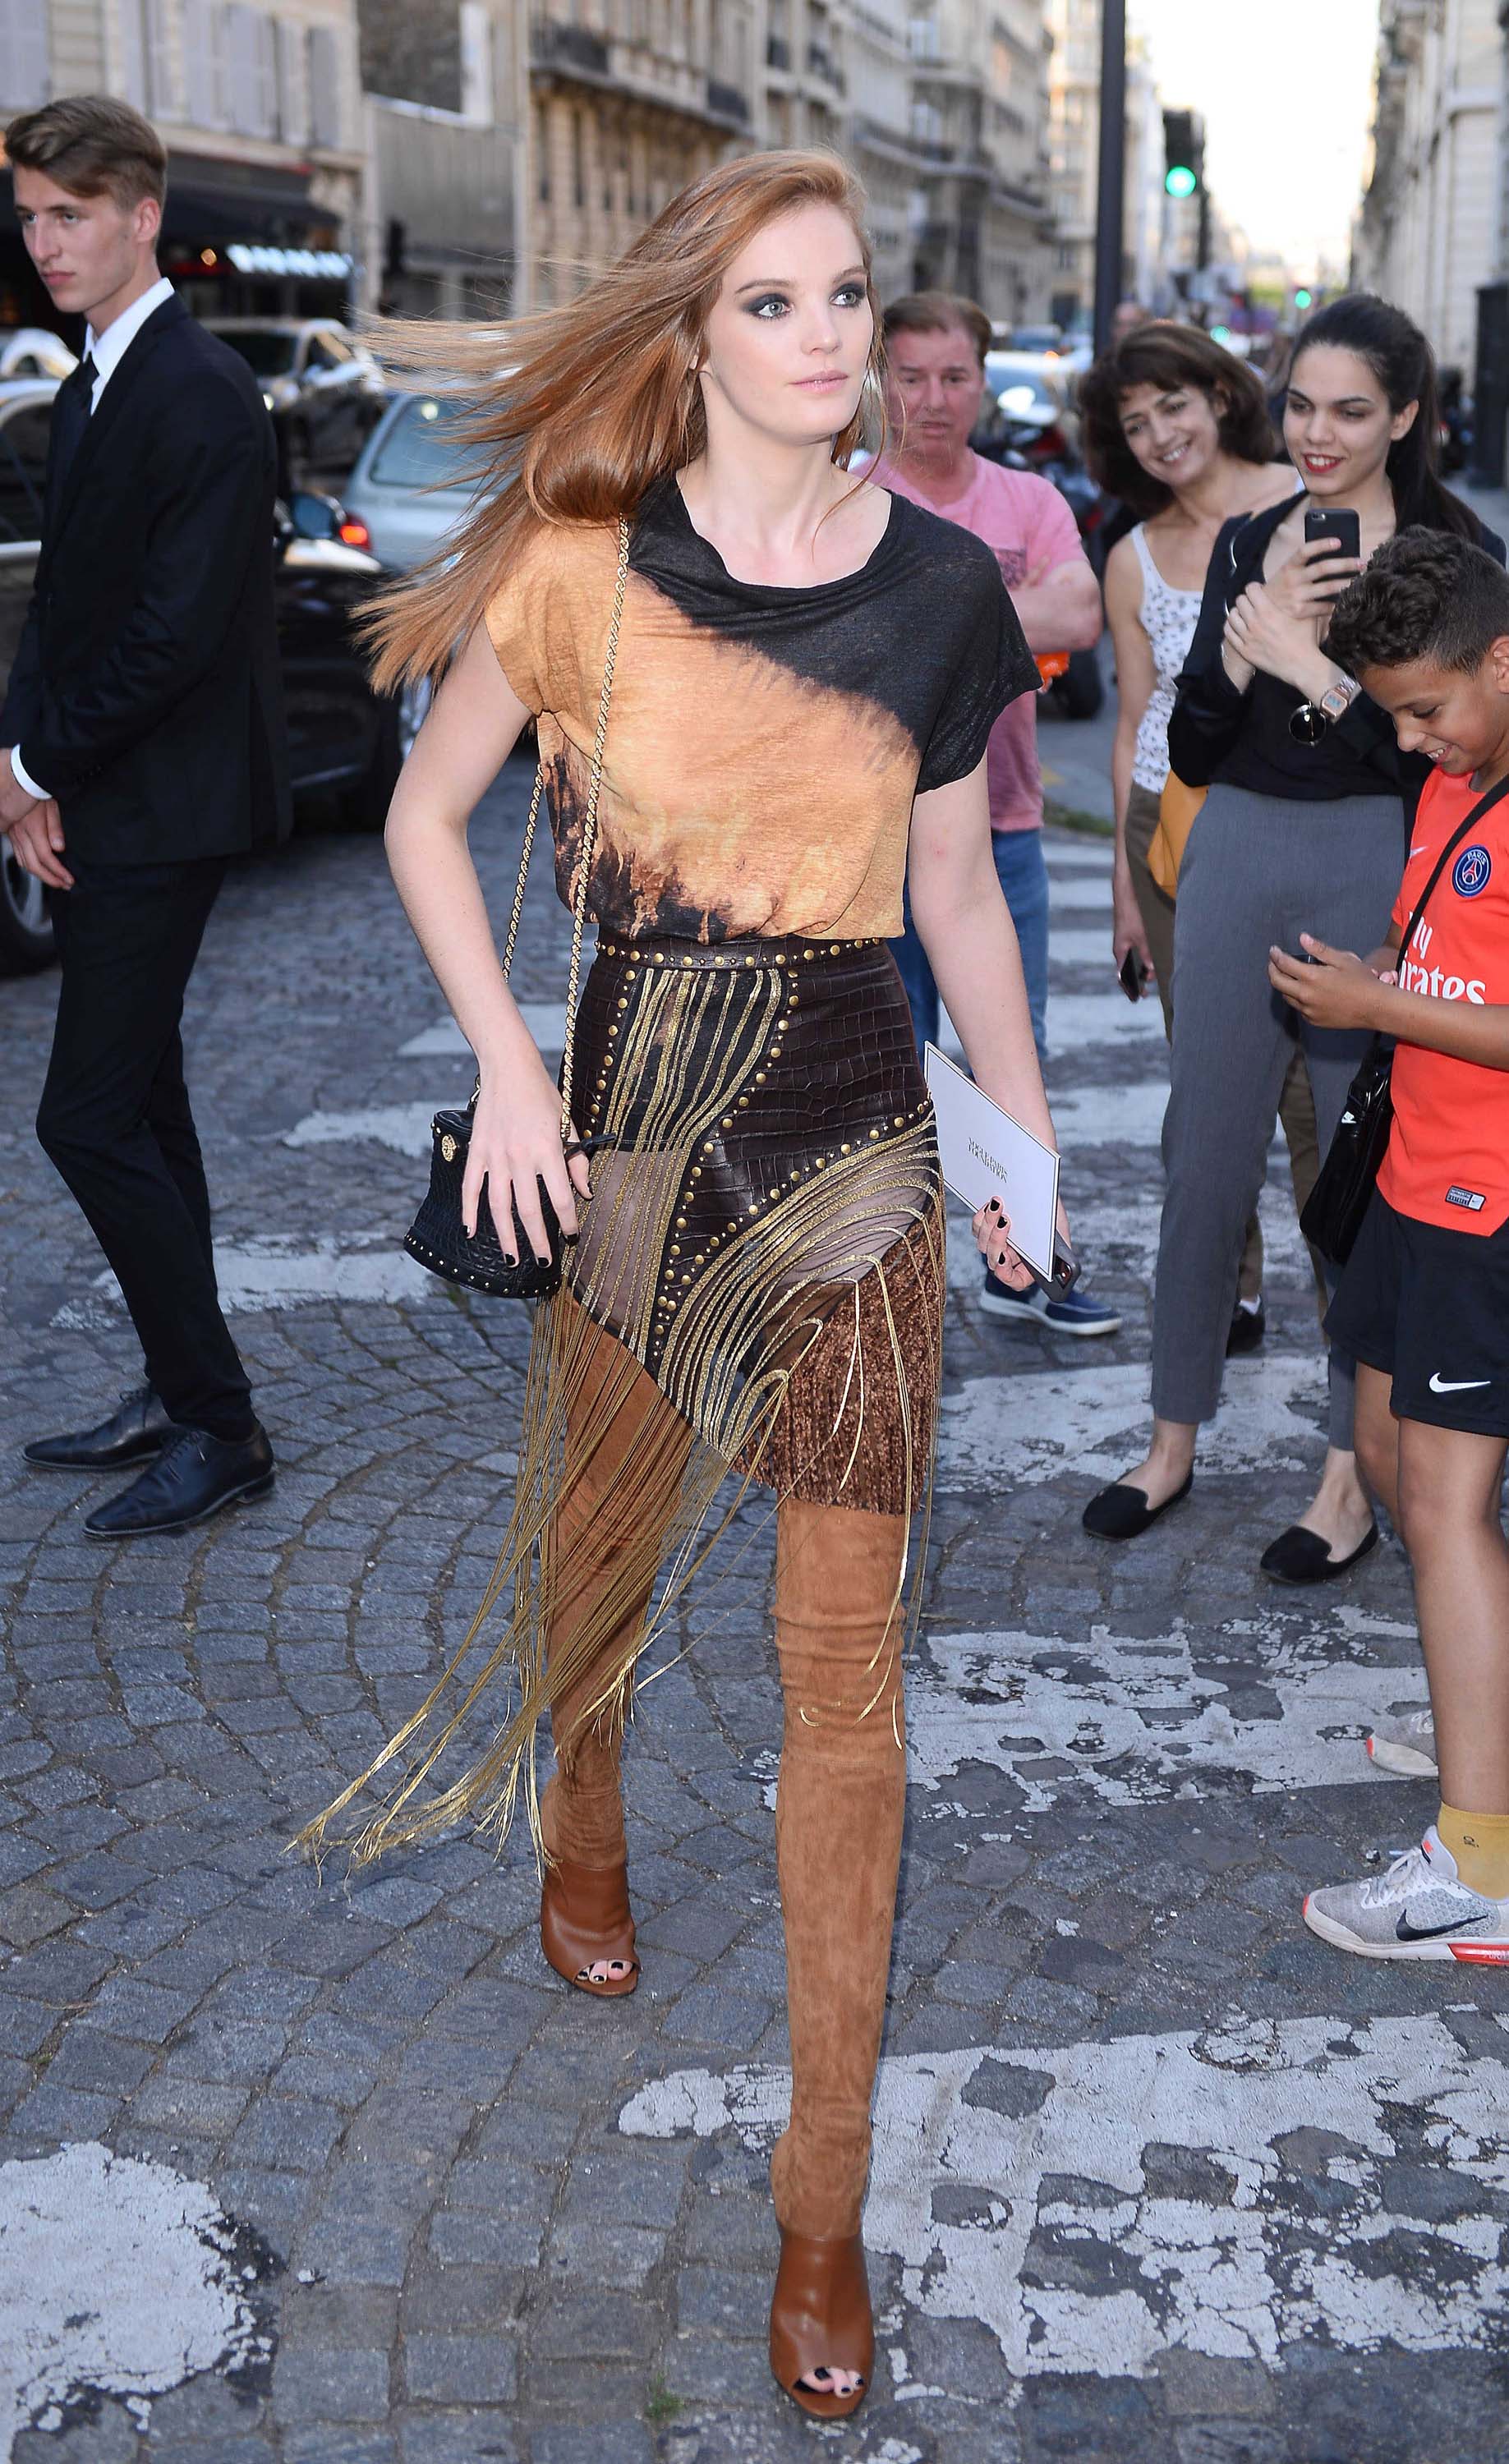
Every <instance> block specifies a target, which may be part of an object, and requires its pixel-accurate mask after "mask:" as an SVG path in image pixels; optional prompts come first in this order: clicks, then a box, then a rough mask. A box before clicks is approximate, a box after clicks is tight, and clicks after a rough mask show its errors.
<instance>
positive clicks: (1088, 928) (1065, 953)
mask: <svg viewBox="0 0 1509 2464" xmlns="http://www.w3.org/2000/svg"><path fill="white" fill-rule="evenodd" d="M1048 951H1049V957H1050V958H1051V960H1052V961H1053V963H1054V965H1055V966H1060V967H1103V968H1104V969H1105V974H1106V980H1107V982H1109V981H1110V980H1111V979H1112V977H1113V973H1114V970H1113V968H1112V964H1111V917H1110V911H1109V909H1108V910H1107V912H1106V918H1105V922H1104V923H1103V924H1054V925H1052V926H1051V927H1050V930H1049V936H1048ZM1117 999H1118V1001H1122V1002H1124V1003H1125V1006H1126V1007H1127V1008H1128V1009H1135V1008H1136V1007H1137V1003H1136V1002H1135V1001H1127V999H1126V995H1125V994H1124V993H1118V995H1117ZM1147 999H1148V1000H1149V1001H1151V1002H1152V1003H1153V1006H1154V1007H1155V1008H1157V1006H1158V996H1157V994H1156V993H1155V992H1154V991H1153V989H1152V987H1151V985H1149V987H1148V990H1147ZM1053 1007H1054V1003H1053V996H1052V994H1051V993H1050V995H1049V1003H1048V1008H1049V1017H1050V1020H1052V1016H1053ZM1162 1016H1163V1013H1162V1011H1160V1012H1159V1017H1160V1019H1162Z"/></svg>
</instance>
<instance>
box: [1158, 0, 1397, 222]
mask: <svg viewBox="0 0 1509 2464" xmlns="http://www.w3.org/2000/svg"><path fill="white" fill-rule="evenodd" d="M1127 17H1128V22H1129V26H1130V29H1131V31H1132V32H1133V33H1142V34H1144V35H1145V36H1146V37H1147V42H1148V48H1149V51H1150V53H1151V55H1152V61H1153V67H1154V72H1155V74H1156V76H1157V79H1158V84H1159V87H1160V90H1161V94H1162V99H1163V100H1164V102H1165V103H1166V104H1168V105H1169V106H1171V107H1179V106H1183V105H1188V106H1190V107H1191V108H1193V109H1194V110H1196V111H1199V112H1202V113H1203V114H1204V116H1205V123H1206V177H1207V179H1208V181H1209V186H1210V190H1211V194H1212V195H1213V196H1214V197H1215V198H1216V199H1217V201H1218V203H1219V205H1220V209H1221V211H1222V212H1223V213H1224V214H1225V215H1226V216H1227V218H1228V220H1229V221H1232V222H1233V223H1236V224H1238V225H1239V226H1240V227H1241V229H1242V230H1243V231H1246V233H1247V236H1248V238H1249V240H1250V241H1251V242H1252V244H1253V247H1254V250H1256V251H1258V252H1259V253H1268V252H1269V251H1274V252H1276V253H1278V254H1280V255H1282V256H1285V257H1287V258H1289V259H1290V260H1291V262H1292V263H1293V264H1294V266H1295V267H1296V269H1297V270H1298V271H1308V270H1310V269H1311V268H1313V265H1314V261H1315V258H1316V257H1317V255H1323V256H1328V257H1330V258H1331V259H1332V260H1333V262H1338V263H1340V264H1341V265H1342V266H1343V267H1344V266H1345V263H1346V257H1347V249H1348V244H1349V233H1350V229H1351V220H1352V215H1353V212H1354V210H1355V209H1356V206H1357V203H1358V199H1359V196H1360V194H1361V189H1362V178H1363V164H1364V159H1365V151H1366V143H1367V129H1368V123H1369V120H1370V117H1371V110H1372V66H1373V59H1374V56H1375V55H1376V52H1377V48H1378V11H1377V8H1376V6H1375V5H1372V0H1256V5H1255V6H1254V5H1252V0H1128V7H1127Z"/></svg>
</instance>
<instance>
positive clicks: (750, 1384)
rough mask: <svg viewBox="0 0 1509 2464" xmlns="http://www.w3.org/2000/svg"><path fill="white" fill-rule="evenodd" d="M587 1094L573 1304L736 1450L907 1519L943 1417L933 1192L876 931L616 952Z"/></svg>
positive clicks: (591, 1044)
mask: <svg viewBox="0 0 1509 2464" xmlns="http://www.w3.org/2000/svg"><path fill="white" fill-rule="evenodd" d="M574 1084H575V1086H576V1087H577V1089H579V1090H580V1093H579V1095H578V1099H577V1106H576V1110H577V1126H578V1128H579V1129H581V1130H583V1131H584V1132H586V1131H590V1132H592V1133H598V1134H605V1135H607V1136H608V1137H610V1139H611V1140H612V1141H613V1144H612V1147H611V1148H610V1151H608V1152H607V1153H604V1154H602V1155H598V1156H597V1157H596V1159H595V1160H594V1162H593V1166H592V1187H593V1198H592V1202H591V1204H590V1206H589V1207H588V1209H587V1211H586V1217H585V1221H584V1225H583V1232H582V1238H581V1240H580V1242H579V1243H577V1244H576V1247H575V1250H574V1252H573V1253H572V1258H571V1264H570V1265H569V1266H568V1268H567V1278H568V1283H569V1287H570V1288H571V1290H572V1292H573V1293H574V1296H575V1297H576V1299H577V1300H578V1301H579V1302H580V1303H581V1304H582V1305H583V1307H584V1308H586V1309H588V1312H589V1313H590V1314H591V1316H592V1317H593V1318H594V1319H595V1320H596V1321H597V1323H598V1324H599V1325H600V1326H604V1327H608V1328H610V1329H611V1331H614V1332H615V1333H617V1334H618V1335H619V1337H620V1338H621V1340H623V1341H624V1342H625V1343H626V1344H627V1345H628V1346H629V1348H630V1350H631V1351H632V1353H633V1354H634V1356H635V1358H636V1359H637V1360H638V1361H639V1363H640V1364H641V1366H642V1367H643V1368H644V1369H646V1370H647V1371H648V1372H649V1374H650V1375H651V1376H652V1377H653V1378H654V1379H655V1382H656V1384H657V1385H659V1386H660V1387H661V1389H662V1391H663V1392H664V1393H665V1394H666V1395H667V1397H668V1398H669V1399H670V1400H671V1401H672V1402H673V1403H675V1405H676V1406H677V1410H678V1411H680V1412H681V1413H682V1414H683V1416H684V1417H685V1418H686V1419H689V1420H690V1421H691V1423H692V1425H693V1427H694V1429H695V1430H696V1431H697V1432H698V1434H699V1436H702V1437H704V1438H705V1439H706V1440H707V1441H708V1442H709V1443H710V1444H712V1445H713V1446H714V1447H715V1448H716V1449H717V1450H718V1451H719V1452H721V1453H722V1454H723V1455H724V1456H725V1457H726V1458H727V1459H729V1460H731V1461H740V1462H744V1463H753V1464H754V1465H755V1467H756V1470H757V1476H758V1477H760V1478H761V1479H762V1480H767V1481H769V1482H770V1483H771V1484H772V1485H775V1486H777V1487H778V1488H780V1489H782V1490H784V1491H789V1492H794V1493H796V1494H799V1495H804V1496H808V1497H811V1498H812V1499H814V1501H815V1502H818V1503H824V1504H833V1503H839V1502H844V1501H845V1500H848V1501H849V1502H852V1503H854V1504H856V1505H857V1504H863V1505H866V1506H870V1507H875V1508H877V1509H878V1510H884V1511H888V1512H897V1511H901V1510H904V1509H905V1507H906V1505H907V1504H908V1503H909V1502H911V1501H915V1498H916V1496H917V1494H918V1489H919V1484H920V1479H921V1467H922V1466H924V1465H925V1463H926V1461H927V1460H928V1457H929V1455H930V1450H931V1444H932V1435H933V1427H934V1421H935V1417H936V1407H937V1390H938V1379H939V1349H940V1337H941V1323H942V1307H943V1233H942V1205H941V1196H942V1193H941V1185H940V1180H939V1173H938V1159H937V1150H936V1144H935V1140H934V1135H933V1127H932V1105H931V1101H930V1099H929V1097H928V1093H927V1089H926V1085H925V1082H924V1080H923V1077H922V1072H921V1064H920V1062H919V1059H918V1053H917V1045H916V1041H915V1038H914V1035H913V1030H912V1022H911V1016H910V1013H909V1011H908V1008H907V1002H906V997H905V994H904V993H903V991H902V988H901V982H900V979H899V976H898V974H897V970H896V964H895V961H894V959H893V958H892V956H891V953H890V950H889V948H888V947H887V945H886V943H885V942H884V941H839V942H822V941H793V940H775V939H770V938H750V939H742V940H732V941H724V942H721V943H716V944H713V945H710V946H709V945H703V944H700V943H696V942H691V941H684V940H677V939H672V938H668V937H655V938H646V939H638V940H633V941H620V940H614V939H612V938H611V937H609V938H606V939H605V940H603V941H602V942H600V944H599V947H598V953H597V957H596V959H595V961H594V963H593V966H592V968H591V972H590V974H589V976H588V982H587V986H586V990H585V993H584V996H583V999H582V1003H581V1007H580V1010H579V1013H578V1019H577V1026H576V1045H575V1054H574ZM819 1458H820V1459H821V1460H819Z"/></svg>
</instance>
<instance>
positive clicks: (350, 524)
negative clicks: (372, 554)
mask: <svg viewBox="0 0 1509 2464" xmlns="http://www.w3.org/2000/svg"><path fill="white" fill-rule="evenodd" d="M341 538H342V540H343V541H344V545H345V546H347V547H370V546H371V544H372V534H371V532H370V531H369V530H368V529H367V527H366V523H365V522H359V521H357V520H356V519H355V518H354V517H352V516H351V515H349V514H348V515H347V516H346V517H345V520H344V522H343V523H342V525H341Z"/></svg>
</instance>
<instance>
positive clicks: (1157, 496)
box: [1078, 323, 1278, 521]
mask: <svg viewBox="0 0 1509 2464" xmlns="http://www.w3.org/2000/svg"><path fill="white" fill-rule="evenodd" d="M1134 385H1156V386H1157V387H1158V389H1159V391H1160V393H1188V392H1191V391H1198V392H1200V393H1203V394H1204V395H1205V398H1206V400H1207V401H1208V402H1209V405H1210V407H1211V409H1212V410H1213V411H1214V413H1215V418H1216V425H1217V429H1218V432H1219V435H1220V439H1221V446H1222V450H1223V451H1225V452H1227V453H1231V454H1234V456H1235V458H1236V459H1237V461H1239V462H1258V463H1261V462H1274V461H1276V459H1277V456H1278V439H1277V437H1276V435H1275V433H1274V424H1273V421H1272V419H1271V418H1270V417H1269V412H1268V401H1267V397H1266V395H1265V394H1264V392H1263V388H1262V383H1261V380H1260V379H1259V378H1258V376H1257V374H1256V371H1255V370H1254V369H1253V368H1250V367H1249V366H1248V365H1247V363H1246V362H1245V361H1243V360H1237V359H1233V358H1232V354H1231V352H1230V351H1228V350H1223V348H1222V346H1221V344H1220V343H1219V342H1212V341H1211V340H1210V337H1209V334H1203V333H1201V331H1200V329H1199V327H1198V326H1195V325H1165V324H1156V323H1150V324H1146V325H1138V326H1136V327H1135V328H1134V329H1133V331H1132V332H1131V333H1130V334H1128V335H1127V336H1126V337H1125V338H1124V340H1123V341H1120V342H1118V344H1117V345H1116V348H1115V349H1114V350H1111V351H1107V352H1105V353H1104V354H1103V356H1102V357H1101V358H1100V359H1098V360H1097V361H1096V362H1095V364H1094V365H1093V366H1092V367H1089V368H1087V369H1086V370H1085V372H1084V375H1083V376H1082V377H1081V378H1080V380H1079V391H1078V404H1079V412H1080V416H1081V418H1082V419H1083V421H1084V453H1085V460H1086V461H1087V462H1088V464H1089V465H1090V469H1091V472H1092V473H1093V474H1094V476H1095V477H1096V478H1097V479H1098V481H1099V483H1100V485H1101V487H1102V488H1106V489H1108V490H1109V491H1110V493H1111V495H1113V496H1120V497H1121V501H1122V503H1123V504H1126V505H1130V507H1131V509H1132V511H1133V513H1134V514H1138V515H1140V516H1141V517H1142V518H1143V520H1144V521H1145V520H1147V519H1148V518H1149V517H1151V516H1152V515H1154V514H1161V513H1162V512H1163V509H1164V507H1165V505H1166V504H1169V503H1171V502H1172V500H1173V490H1172V489H1171V488H1165V485H1164V483H1163V481H1162V480H1161V479H1155V478H1154V477H1153V475H1152V473H1151V472H1149V471H1144V470H1143V466H1142V464H1141V462H1139V460H1138V458H1137V456H1136V454H1135V453H1134V452H1133V451H1132V449H1131V447H1130V446H1129V445H1128V443H1127V441H1126V438H1125V437H1124V435H1123V434H1122V432H1121V403H1122V399H1123V397H1124V396H1125V395H1126V394H1128V393H1130V392H1131V390H1132V387H1133V386H1134Z"/></svg>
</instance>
